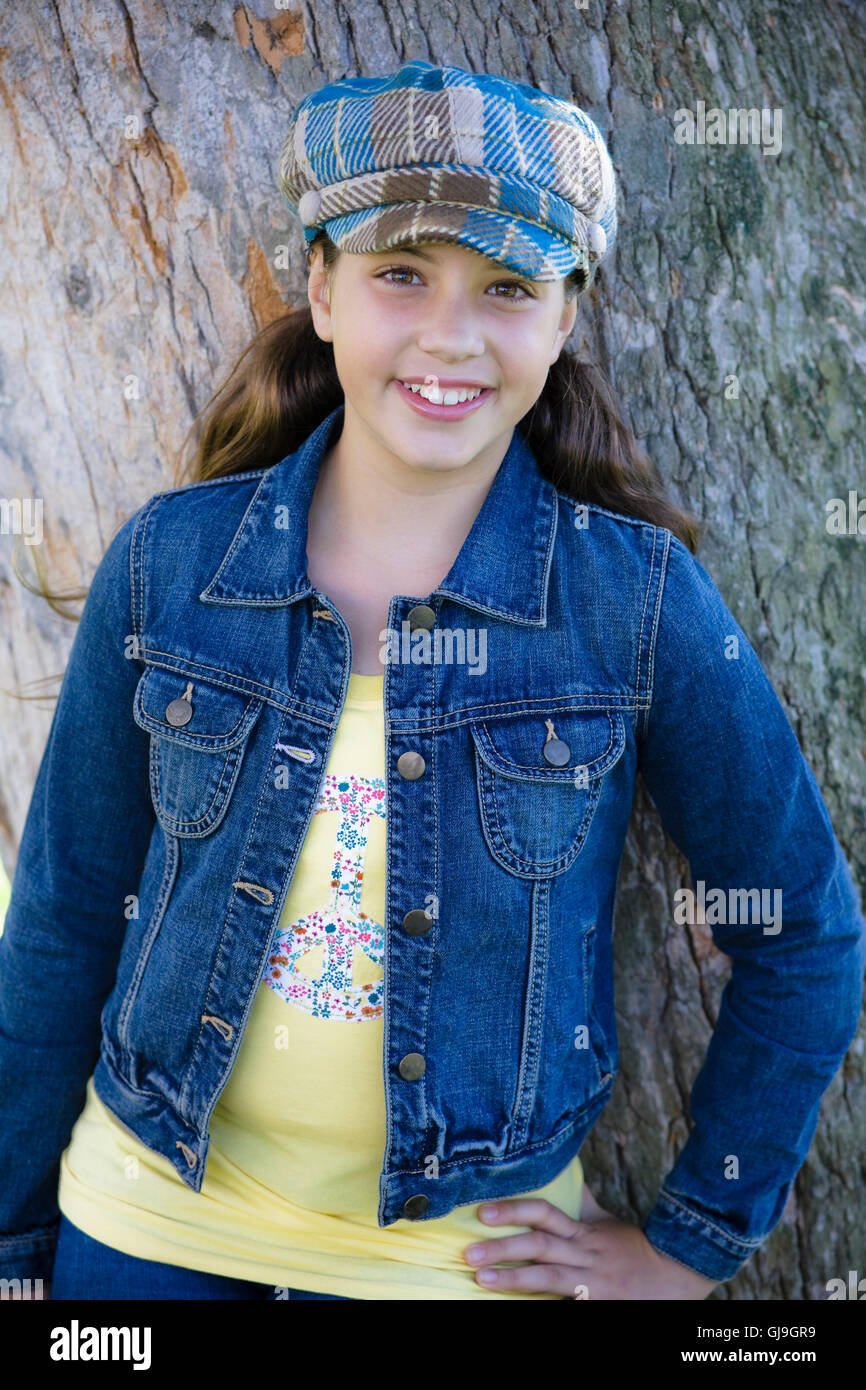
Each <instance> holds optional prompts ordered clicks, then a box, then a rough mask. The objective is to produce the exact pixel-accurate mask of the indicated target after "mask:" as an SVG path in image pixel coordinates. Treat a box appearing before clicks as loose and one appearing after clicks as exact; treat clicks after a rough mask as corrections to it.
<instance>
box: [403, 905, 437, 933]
mask: <svg viewBox="0 0 866 1390" xmlns="http://www.w3.org/2000/svg"><path fill="white" fill-rule="evenodd" d="M432 925H433V918H432V917H431V916H430V913H429V912H425V911H424V908H423V907H413V909H412V911H411V912H407V913H406V916H405V917H404V918H403V930H404V931H405V932H408V933H409V935H410V936H426V935H427V933H428V931H429V930H430V928H431V927H432Z"/></svg>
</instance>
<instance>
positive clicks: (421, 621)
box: [408, 603, 436, 632]
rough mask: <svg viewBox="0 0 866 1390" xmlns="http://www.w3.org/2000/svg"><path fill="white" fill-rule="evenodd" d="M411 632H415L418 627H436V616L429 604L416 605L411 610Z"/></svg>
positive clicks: (409, 615)
mask: <svg viewBox="0 0 866 1390" xmlns="http://www.w3.org/2000/svg"><path fill="white" fill-rule="evenodd" d="M408 617H409V631H410V632H414V630H415V628H416V627H426V628H428V629H429V628H431V627H435V625H436V614H435V613H434V612H433V609H432V608H431V607H430V605H429V603H416V604H415V607H414V608H410V609H409V614H408Z"/></svg>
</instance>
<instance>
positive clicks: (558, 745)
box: [542, 738, 571, 767]
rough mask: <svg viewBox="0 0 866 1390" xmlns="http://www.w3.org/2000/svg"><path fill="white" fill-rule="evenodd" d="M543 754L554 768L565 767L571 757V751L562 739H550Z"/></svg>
mask: <svg viewBox="0 0 866 1390" xmlns="http://www.w3.org/2000/svg"><path fill="white" fill-rule="evenodd" d="M542 752H543V753H544V756H545V758H546V759H547V761H548V762H549V763H550V764H551V765H552V766H553V767H565V764H566V763H567V762H568V760H569V758H570V757H571V749H570V748H569V746H568V744H567V743H563V741H562V739H561V738H549V739H548V740H547V742H546V743H545V745H544V748H543V749H542Z"/></svg>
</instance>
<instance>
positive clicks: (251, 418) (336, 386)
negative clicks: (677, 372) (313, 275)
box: [7, 231, 702, 699]
mask: <svg viewBox="0 0 866 1390" xmlns="http://www.w3.org/2000/svg"><path fill="white" fill-rule="evenodd" d="M319 245H321V248H322V263H323V266H324V269H325V272H326V274H328V275H329V276H331V275H332V274H333V270H334V267H335V266H336V263H337V259H338V257H339V255H340V251H339V249H338V248H337V247H336V246H335V245H334V243H333V242H332V241H331V239H330V237H329V236H328V235H327V233H325V232H323V231H320V232H318V233H317V235H316V238H315V240H314V241H313V242H312V243H311V244H310V246H309V247H307V262H308V265H309V263H310V262H311V260H312V257H313V254H314V251H315V248H316V246H319ZM581 283H582V277H581V273H580V272H579V271H574V272H572V274H570V275H569V276H568V277H567V278H566V281H565V297H566V300H571V299H573V298H574V296H575V295H576V294H578V293H580V287H581ZM343 399H344V397H343V389H342V387H341V385H340V380H339V377H338V376H337V371H336V367H335V364H334V349H333V347H332V345H331V344H330V343H327V342H323V341H322V339H321V338H320V337H319V335H318V334H317V332H316V330H315V328H314V326H313V316H312V311H311V309H310V306H309V304H305V305H304V306H303V307H302V308H299V309H293V310H290V311H289V312H287V313H286V314H283V315H281V316H280V317H279V318H277V319H274V320H273V322H271V323H269V324H268V325H267V326H266V327H265V328H262V329H261V330H260V331H259V332H258V333H257V334H256V336H255V337H254V338H253V339H252V341H251V342H250V343H249V345H248V346H247V347H246V348H245V349H244V351H243V352H242V353H241V355H240V357H239V358H238V360H237V362H236V363H235V365H234V367H233V368H232V369H231V371H230V372H229V374H228V376H227V377H226V378H225V380H224V381H223V383H222V385H221V386H219V387H218V388H217V390H216V391H215V392H214V394H213V395H212V396H211V397H210V399H209V400H208V401H207V402H206V404H205V405H204V406H203V408H202V409H201V410H200V411H199V413H198V414H197V415H196V417H195V419H194V420H193V422H192V424H191V426H190V428H189V430H188V431H187V434H186V436H185V438H184V440H183V443H182V445H181V447H180V450H179V452H178V456H177V461H176V464H175V467H174V470H173V478H172V483H173V485H174V486H176V487H182V486H184V485H185V484H187V483H191V482H205V481H207V480H208V479H211V478H222V477H225V476H227V475H228V474H233V473H247V472H250V471H251V470H253V469H257V468H268V467H272V466H273V465H274V464H276V463H279V462H280V460H281V459H283V458H285V457H286V455H287V454H290V453H293V452H294V451H295V450H296V449H297V448H299V447H300V445H301V444H302V443H303V441H304V440H305V439H306V438H307V437H308V435H310V434H311V433H312V431H313V430H314V429H315V428H316V426H317V425H320V424H321V422H322V421H323V420H324V418H325V416H326V415H329V414H330V413H331V411H332V410H335V409H336V407H337V406H338V405H340V404H341V403H342V402H343ZM517 428H518V429H519V430H520V432H521V434H522V435H523V437H524V438H525V440H526V442H527V443H528V444H529V446H530V448H531V449H532V451H533V453H534V454H535V457H536V459H537V460H538V466H539V470H540V472H541V473H542V475H543V476H544V477H545V478H547V479H548V480H549V481H550V482H551V483H553V485H554V486H555V487H557V488H559V490H560V491H561V492H563V493H565V494H566V495H567V496H568V497H570V498H572V499H573V500H574V501H576V502H590V503H597V504H598V505H599V506H602V507H606V508H607V509H608V510H610V511H613V512H620V513H622V514H623V515H625V516H633V517H639V518H640V519H641V520H643V521H649V522H651V523H653V524H654V525H656V526H664V527H667V529H668V530H670V531H672V532H673V534H674V535H675V536H677V537H678V538H679V539H680V540H681V541H682V542H683V544H684V545H686V546H688V548H689V550H690V551H691V552H692V554H695V553H696V552H697V548H698V544H699V539H700V532H701V529H702V523H701V522H700V521H698V520H697V519H696V518H695V517H694V516H692V515H691V514H690V513H688V512H686V511H684V510H683V509H682V508H680V507H678V506H677V505H676V503H675V502H674V501H673V500H671V499H670V498H669V497H668V496H667V494H666V492H665V488H664V485H663V483H662V481H661V479H660V478H659V475H658V473H657V471H656V468H655V465H654V464H653V462H652V460H651V459H650V457H649V455H648V454H647V453H646V451H645V450H644V449H643V448H642V446H641V445H640V444H639V443H638V441H637V439H636V438H635V436H634V434H633V433H632V431H631V429H630V428H629V426H628V425H627V424H626V422H625V420H624V418H623V411H622V408H621V406H620V403H619V400H618V398H617V395H616V393H615V391H614V389H613V387H612V386H611V385H610V383H609V382H608V381H607V379H606V378H605V376H604V375H603V373H602V372H601V371H600V370H599V368H598V367H597V366H595V365H594V364H593V363H592V362H585V361H581V360H579V359H578V358H577V357H576V356H575V355H574V354H573V353H571V352H568V351H567V350H566V349H565V348H563V350H562V351H561V352H560V354H559V357H558V358H557V359H556V361H555V362H554V363H553V365H552V366H551V367H550V369H549V371H548V374H547V380H546V382H545V384H544V388H543V390H542V392H541V395H540V396H539V398H538V400H537V401H536V402H535V404H534V405H533V406H532V409H531V410H529V411H528V412H527V414H526V415H525V416H524V417H523V419H522V420H520V421H519V422H518V425H517ZM188 451H189V457H188V458H187V460H186V462H184V455H185V454H187V452H188ZM34 562H35V563H36V565H37V572H40V566H39V561H38V560H37V558H36V556H34ZM16 572H17V571H16ZM19 578H20V579H21V582H22V583H23V584H24V585H25V587H26V588H28V589H30V590H31V592H33V593H38V594H41V596H42V597H43V598H44V599H46V600H47V601H48V602H49V603H50V604H51V606H52V607H53V608H54V609H55V611H56V612H58V613H60V614H61V616H62V617H65V618H70V619H71V620H72V621H77V620H78V617H79V616H80V615H75V614H71V613H67V612H65V611H63V610H62V609H59V608H57V606H56V604H57V601H58V600H59V601H61V602H69V601H70V600H73V599H82V598H86V596H87V592H88V591H87V590H84V591H79V592H78V593H71V594H54V593H50V592H49V591H48V590H47V589H46V588H45V587H44V582H42V581H43V579H44V576H43V575H42V574H41V573H40V585H39V586H33V585H30V584H29V583H27V581H26V580H25V579H24V577H23V576H21V575H19ZM7 693H9V692H7ZM24 698H28V697H24ZM29 698H36V699H38V698H42V697H39V696H33V697H29Z"/></svg>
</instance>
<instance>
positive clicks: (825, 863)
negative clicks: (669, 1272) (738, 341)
mask: <svg viewBox="0 0 866 1390" xmlns="http://www.w3.org/2000/svg"><path fill="white" fill-rule="evenodd" d="M662 534H664V533H662ZM732 639H736V643H738V644H739V652H738V655H735V654H734V653H735V650H736V647H735V642H734V641H733V640H732ZM652 663H653V665H652V671H653V678H652V699H651V702H650V705H649V709H648V712H647V714H646V715H645V717H644V721H643V725H642V726H641V727H640V728H639V731H638V735H639V737H638V743H639V746H638V767H639V770H640V772H641V774H642V776H643V779H644V781H645V783H646V785H647V788H648V790H649V793H650V795H651V796H652V799H653V801H654V802H655V804H656V806H657V807H658V810H659V813H660V815H661V818H662V821H663V823H664V826H665V829H666V830H667V832H668V834H669V835H670V837H671V838H672V839H673V840H674V842H675V843H676V845H677V847H678V848H679V849H680V850H681V851H682V853H683V854H684V855H685V856H686V858H687V859H688V861H689V865H690V868H691V877H692V890H693V891H694V892H695V893H696V895H697V894H700V893H701V892H703V893H704V894H705V896H706V922H707V925H708V926H709V927H710V930H711V931H712V936H713V940H714V942H715V944H716V946H717V947H718V948H719V950H720V951H723V952H724V953H725V954H726V955H728V956H730V958H731V974H730V978H729V980H728V982H727V984H726V985H725V988H724V991H723V993H722V997H721V1004H720V1008H719V1015H718V1020H717V1023H716V1026H715V1029H714V1031H713V1034H712V1036H711V1038H710V1042H709V1045H708V1048H707V1052H706V1057H705V1059H704V1062H703V1066H702V1068H701V1070H700V1072H699V1074H698V1076H697V1079H696V1080H695V1083H694V1087H693V1089H692V1092H691V1099H690V1110H691V1117H690V1118H691V1120H692V1129H691V1132H690V1134H689V1137H688V1139H687V1141H686V1143H685V1145H684V1146H683V1149H682V1151H681V1152H680V1154H679V1156H678V1158H677V1160H676V1162H675V1164H674V1167H673V1168H672V1170H671V1172H670V1173H669V1174H668V1175H667V1177H666V1178H665V1180H664V1182H663V1184H662V1187H661V1190H660V1192H659V1194H658V1197H657V1200H656V1203H655V1205H654V1206H653V1208H652V1210H651V1211H650V1213H649V1215H648V1217H647V1219H646V1221H645V1222H644V1224H643V1231H644V1234H645V1235H646V1237H647V1239H648V1240H649V1242H650V1243H651V1244H652V1245H653V1246H654V1247H655V1248H656V1249H658V1250H659V1251H661V1252H663V1253H664V1254H666V1255H669V1256H671V1257H672V1258H674V1259H675V1260H678V1261H679V1262H680V1263H682V1264H684V1265H686V1266H688V1267H689V1268H692V1269H695V1270H697V1271H698V1272H699V1273H701V1274H704V1275H706V1276H707V1277H708V1278H710V1279H716V1280H724V1279H729V1278H731V1277H732V1276H733V1275H734V1274H736V1273H737V1271H738V1270H739V1269H740V1267H741V1266H742V1265H743V1264H744V1263H745V1261H746V1260H747V1259H748V1258H749V1257H750V1256H751V1255H752V1254H753V1253H754V1252H755V1250H756V1249H757V1248H758V1247H759V1246H760V1245H761V1243H762V1242H763V1241H764V1240H765V1238H766V1237H767V1235H768V1234H769V1233H770V1231H771V1230H772V1229H773V1227H774V1226H775V1225H776V1223H777V1221H778V1220H779V1218H780V1216H781V1214H782V1210H783V1208H784V1206H785V1201H786V1199H787V1196H788V1193H789V1191H790V1188H791V1186H792V1184H793V1181H794V1178H795V1177H796V1174H797V1172H798V1171H799V1169H800V1168H801V1166H802V1164H803V1162H804V1160H805V1158H806V1155H807V1153H808V1150H809V1146H810V1144H811V1141H812V1137H813V1134H814V1132H815V1128H816V1126H817V1121H818V1110H819V1106H820V1102H821V1098H822V1096H823V1094H824V1092H825V1090H826V1089H827V1087H828V1086H829V1084H830V1082H831V1080H832V1079H833V1077H834V1075H835V1073H836V1072H837V1071H838V1069H839V1067H840V1065H841V1063H842V1061H843V1059H844V1057H845V1053H846V1051H847V1049H848V1046H849V1044H850V1043H851V1041H852V1039H853V1037H854V1035H855V1033H856V1031H857V1024H858V1020H859V1016H860V1008H861V1000H862V992H863V972H864V967H866V924H864V920H863V916H862V912H861V909H860V906H859V904H858V899H857V892H856V889H855V886H854V882H853V878H852V875H851V872H850V869H849V868H848V865H847V863H846V860H845V856H844V854H843V851H842V848H841V845H840V844H839V841H838V840H837V838H836V836H835V834H834V831H833V827H832V825H831V823H830V818H829V816H828V814H827V809H826V807H825V805H824V802H823V800H822V797H821V793H820V791H819V789H818V785H817V783H816V780H815V776H814V774H813V772H812V769H811V767H810V766H809V763H808V762H807V761H806V759H805V757H804V756H803V754H802V752H801V751H800V746H799V744H798V742H797V738H796V736H795V734H794V731H793V729H792V727H791V724H790V723H789V720H788V718H787V715H786V714H785V711H784V709H783V708H782V706H781V704H780V702H779V700H778V698H777V696H776V694H775V692H774V690H773V687H772V685H771V684H770V681H769V680H768V678H767V676H766V674H765V673H764V671H763V669H762V667H761V665H760V662H759V661H758V658H757V656H756V654H755V652H754V650H753V648H752V647H751V645H750V643H749V641H748V638H747V637H746V635H745V633H744V632H743V630H742V628H741V627H740V626H739V624H738V623H737V621H736V619H735V618H734V617H733V615H732V614H731V613H730V611H729V610H728V608H727V607H726V606H725V603H724V601H723V599H722V596H721V594H720V592H719V590H718V589H717V588H716V586H715V584H714V583H713V581H712V580H711V579H710V577H709V575H708V574H707V572H706V570H704V568H703V567H702V566H701V565H700V564H699V562H698V561H697V560H696V559H695V558H694V556H693V555H692V554H691V553H690V551H689V550H688V549H687V548H686V546H685V545H683V544H682V542H681V541H679V540H678V539H676V538H675V537H670V548H669V551H668V554H667V566H666V572H665V574H664V580H663V590H662V598H661V603H660V608H659V612H658V621H657V627H656V633H655V641H654V644H653V656H652ZM701 881H702V884H703V887H702V886H701ZM716 889H721V890H722V894H723V895H724V897H722V895H717V898H716V900H717V901H718V902H719V903H720V905H721V906H720V910H715V909H714V908H713V906H712V897H713V892H712V890H716ZM750 889H758V890H767V891H765V892H764V893H763V898H762V901H763V903H764V906H763V907H761V908H758V910H757V911H756V910H755V907H756V906H757V903H758V900H759V896H758V895H755V894H754V893H753V894H752V895H751V897H752V900H753V903H754V904H755V906H753V907H752V908H751V909H749V908H745V907H744V906H741V907H738V906H736V905H737V903H739V904H745V902H746V898H745V890H750ZM731 890H733V892H732V891H731ZM736 890H741V891H740V893H739V895H737V894H736ZM732 904H733V905H734V907H733V910H732ZM779 904H780V905H781V919H780V921H775V920H772V916H773V913H772V909H773V908H774V906H776V905H779ZM768 909H770V911H768ZM672 916H673V917H674V921H675V922H676V921H677V920H678V918H677V916H676V914H675V912H672ZM716 917H717V918H718V920H714V918H716ZM679 920H680V921H683V920H685V919H684V917H683V916H682V915H681V916H680V917H679ZM674 929H675V930H685V929H686V928H685V927H684V926H683V927H675V928H674ZM839 1219H840V1220H841V1219H842V1214H841V1213H839Z"/></svg>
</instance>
